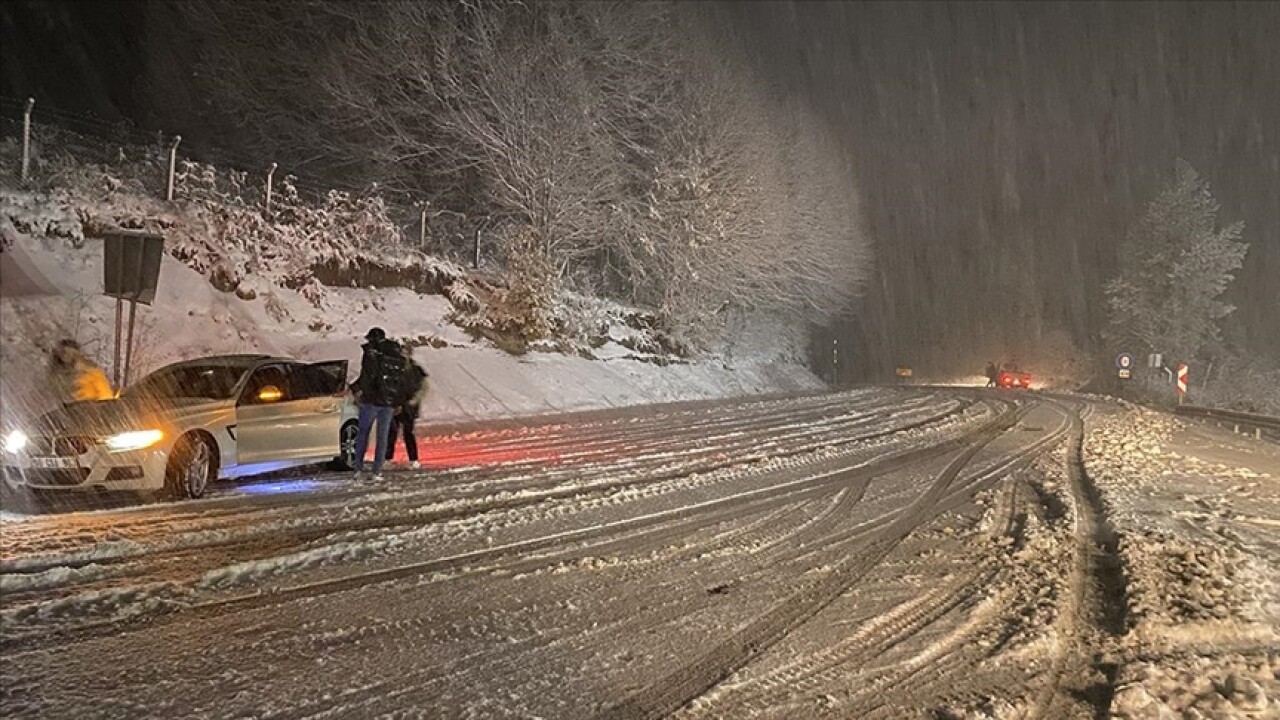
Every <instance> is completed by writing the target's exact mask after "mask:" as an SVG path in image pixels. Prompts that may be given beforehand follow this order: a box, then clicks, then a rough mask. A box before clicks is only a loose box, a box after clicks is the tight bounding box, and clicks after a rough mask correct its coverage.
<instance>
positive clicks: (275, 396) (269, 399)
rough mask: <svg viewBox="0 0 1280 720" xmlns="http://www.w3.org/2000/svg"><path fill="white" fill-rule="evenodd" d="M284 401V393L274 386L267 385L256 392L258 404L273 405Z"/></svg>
mask: <svg viewBox="0 0 1280 720" xmlns="http://www.w3.org/2000/svg"><path fill="white" fill-rule="evenodd" d="M282 399H284V391H283V390H281V389H280V388H278V387H276V386H275V385H268V386H266V387H264V388H262V389H261V390H259V391H258V402H260V403H273V402H279V401H280V400H282Z"/></svg>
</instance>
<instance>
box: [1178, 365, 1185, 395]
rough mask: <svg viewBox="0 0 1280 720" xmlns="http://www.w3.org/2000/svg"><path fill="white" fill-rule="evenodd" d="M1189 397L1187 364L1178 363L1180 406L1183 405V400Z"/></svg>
mask: <svg viewBox="0 0 1280 720" xmlns="http://www.w3.org/2000/svg"><path fill="white" fill-rule="evenodd" d="M1186 395H1187V364H1186V363H1178V404H1179V405H1181V404H1182V399H1183V398H1184V397H1186Z"/></svg>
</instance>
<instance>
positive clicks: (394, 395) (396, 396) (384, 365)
mask: <svg viewBox="0 0 1280 720" xmlns="http://www.w3.org/2000/svg"><path fill="white" fill-rule="evenodd" d="M376 352H377V353H378V372H377V374H376V375H374V378H373V382H374V390H375V392H376V393H377V394H378V395H379V396H381V397H382V398H383V399H384V400H385V401H386V402H388V403H390V404H392V405H403V404H405V403H407V402H409V400H410V399H411V398H412V397H413V393H414V388H413V378H412V376H411V375H410V373H409V365H410V363H409V359H408V358H406V357H405V356H404V353H403V352H401V351H400V346H399V345H396V344H395V343H394V342H390V341H389V342H387V343H386V344H385V345H381V346H379V347H378V348H377V350H376Z"/></svg>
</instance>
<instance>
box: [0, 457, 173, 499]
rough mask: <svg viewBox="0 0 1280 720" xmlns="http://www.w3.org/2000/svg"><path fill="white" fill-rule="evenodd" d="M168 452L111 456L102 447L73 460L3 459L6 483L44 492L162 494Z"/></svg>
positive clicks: (65, 458) (66, 458)
mask: <svg viewBox="0 0 1280 720" xmlns="http://www.w3.org/2000/svg"><path fill="white" fill-rule="evenodd" d="M167 461H168V448H164V449H160V450H157V449H156V448H147V449H145V450H134V451H130V452H119V453H113V452H108V451H107V450H106V449H105V448H103V447H101V446H95V447H91V448H89V449H88V450H87V451H86V452H84V453H81V454H80V455H76V456H73V457H56V458H36V457H31V456H27V455H21V454H19V455H9V456H6V457H4V458H3V464H4V476H5V480H6V481H8V482H9V484H11V485H15V486H18V487H24V486H25V487H29V488H38V489H41V490H68V491H74V490H88V489H104V490H159V489H161V488H163V487H164V474H165V466H166V464H167Z"/></svg>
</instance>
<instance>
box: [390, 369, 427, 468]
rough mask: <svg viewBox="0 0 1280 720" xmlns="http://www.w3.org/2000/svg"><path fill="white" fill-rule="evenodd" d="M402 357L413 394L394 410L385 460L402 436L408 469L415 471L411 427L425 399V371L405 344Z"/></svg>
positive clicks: (415, 440) (415, 447)
mask: <svg viewBox="0 0 1280 720" xmlns="http://www.w3.org/2000/svg"><path fill="white" fill-rule="evenodd" d="M401 347H403V348H404V357H405V359H406V360H408V361H409V371H408V372H409V379H408V380H407V381H406V385H407V386H408V389H409V390H410V391H411V392H412V393H413V394H412V396H411V397H410V398H409V401H408V402H406V403H405V404H403V405H401V406H399V407H398V408H396V414H395V415H394V416H393V417H392V418H391V442H389V443H387V460H388V461H390V460H391V457H392V456H393V455H395V452H396V436H397V435H400V434H401V433H403V434H404V451H405V454H406V455H408V456H409V467H412V468H414V469H415V470H416V469H417V468H419V467H421V465H419V464H418V437H417V436H416V435H414V433H413V425H414V423H415V422H417V420H418V412H419V411H420V410H421V409H422V401H423V400H425V399H426V397H427V371H426V370H424V369H423V368H422V366H421V365H419V364H418V363H416V362H414V360H413V348H411V347H409V345H407V344H405V345H402V346H401Z"/></svg>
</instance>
